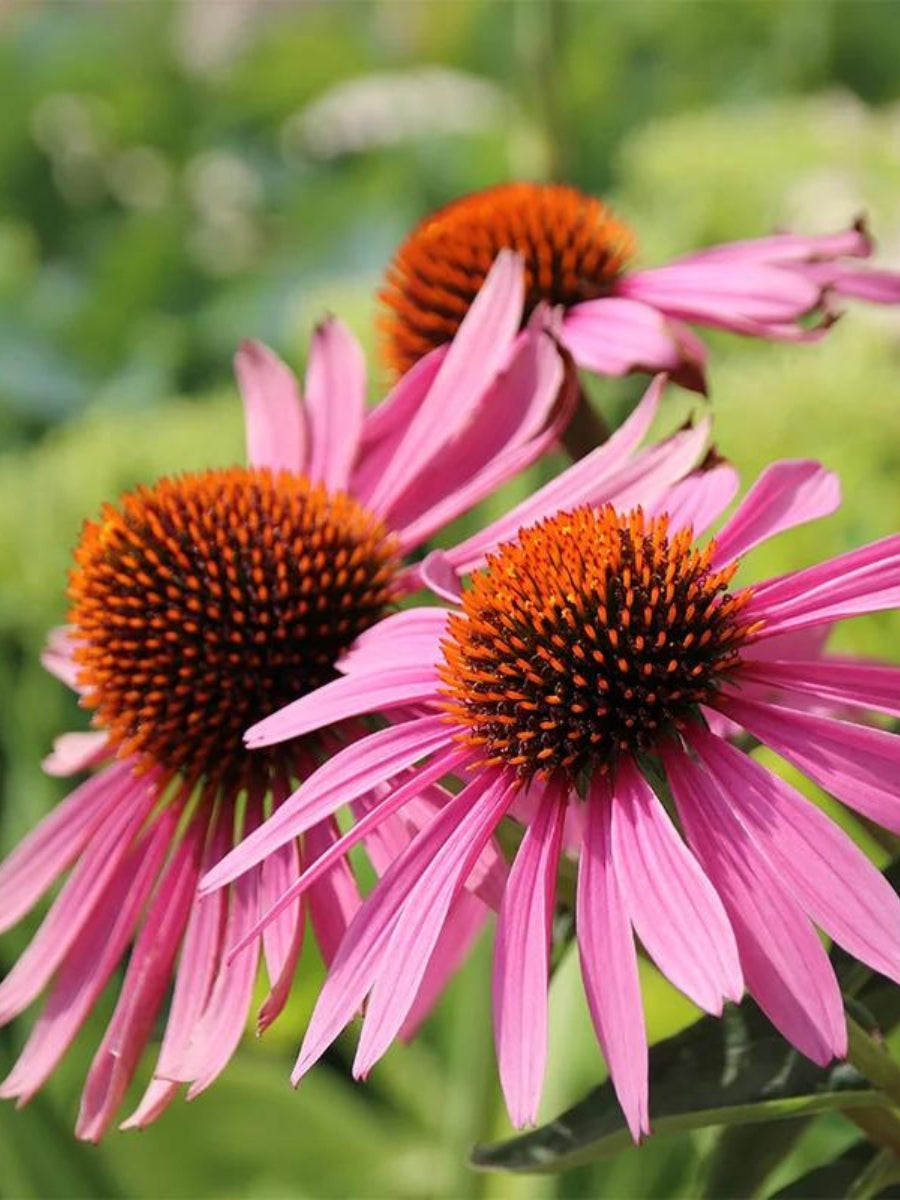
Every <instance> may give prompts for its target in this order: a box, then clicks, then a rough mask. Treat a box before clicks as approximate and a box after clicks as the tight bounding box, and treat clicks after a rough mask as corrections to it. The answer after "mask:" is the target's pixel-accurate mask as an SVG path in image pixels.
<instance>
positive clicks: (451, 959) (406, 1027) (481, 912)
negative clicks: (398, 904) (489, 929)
mask: <svg viewBox="0 0 900 1200" xmlns="http://www.w3.org/2000/svg"><path fill="white" fill-rule="evenodd" d="M489 914H490V909H489V908H488V907H487V905H486V904H485V903H484V902H483V901H482V900H480V899H479V898H478V897H477V896H475V895H473V894H472V892H470V891H469V890H468V888H463V890H462V891H461V892H460V893H459V895H458V896H457V897H456V899H455V900H454V901H453V904H452V905H451V906H450V912H449V915H448V917H447V920H446V922H445V923H444V928H443V929H442V930H441V936H440V937H439V938H438V941H437V945H436V946H435V948H434V953H433V954H432V956H431V961H430V962H429V963H428V966H427V967H426V969H425V974H424V976H423V978H422V983H421V985H420V987H419V990H418V992H417V994H416V998H415V1001H414V1003H413V1006H412V1008H411V1009H410V1010H409V1012H408V1013H407V1016H406V1020H405V1021H404V1022H403V1024H402V1026H401V1027H400V1032H399V1033H398V1035H397V1036H398V1037H399V1038H400V1039H401V1041H404V1042H408V1041H411V1040H412V1039H413V1038H414V1037H415V1036H416V1034H417V1033H418V1031H419V1028H420V1027H421V1025H422V1023H423V1022H424V1021H425V1020H426V1019H427V1018H428V1016H429V1015H430V1014H431V1012H432V1010H433V1008H434V1006H435V1005H436V1004H437V1002H438V1000H439V999H440V998H441V996H442V995H443V994H444V991H445V989H446V987H447V985H448V983H449V982H450V980H451V979H452V978H453V976H454V975H455V974H456V972H457V971H458V970H459V969H460V967H461V966H462V965H463V963H464V962H465V960H466V958H467V957H468V955H469V953H470V951H471V950H472V947H473V945H474V943H475V941H476V940H477V938H478V936H479V934H480V933H481V931H482V930H483V929H484V926H485V923H486V921H487V917H488V915H489Z"/></svg>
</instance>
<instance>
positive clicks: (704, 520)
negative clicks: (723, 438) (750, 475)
mask: <svg viewBox="0 0 900 1200" xmlns="http://www.w3.org/2000/svg"><path fill="white" fill-rule="evenodd" d="M739 484H740V476H739V475H738V473H737V471H736V470H735V469H734V467H732V466H731V464H730V463H726V462H721V463H717V464H716V465H715V466H714V467H704V466H702V465H701V466H700V467H698V468H697V470H696V471H692V472H691V474H690V475H688V476H686V478H684V479H681V480H679V482H678V483H676V484H674V485H673V486H672V487H671V488H669V490H668V491H667V492H665V493H664V494H663V495H662V496H661V497H660V498H659V499H658V500H657V501H656V502H655V503H653V504H648V505H644V511H645V512H646V513H647V514H648V515H651V516H656V515H658V514H661V513H666V514H667V515H668V518H669V528H670V530H672V532H675V531H676V530H678V529H685V528H690V529H692V530H693V532H694V536H695V537H697V536H699V535H700V534H702V533H705V532H706V530H707V529H708V528H709V527H710V525H712V524H713V522H714V521H717V520H718V519H719V517H720V516H721V515H722V513H723V512H724V511H725V509H726V508H727V507H728V505H729V504H730V503H731V501H732V500H733V499H734V497H735V496H736V495H737V490H738V487H739Z"/></svg>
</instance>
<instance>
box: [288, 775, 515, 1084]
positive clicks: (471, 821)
mask: <svg viewBox="0 0 900 1200" xmlns="http://www.w3.org/2000/svg"><path fill="white" fill-rule="evenodd" d="M506 794H507V793H506V784H505V782H504V781H503V780H502V777H497V776H494V777H493V778H489V779H487V780H486V779H485V778H483V777H482V776H481V775H479V776H478V777H477V778H476V779H474V780H473V781H472V782H471V783H470V784H469V785H468V786H467V787H465V788H463V790H462V791H461V792H460V793H459V794H458V795H456V796H454V797H453V799H452V800H451V801H450V803H449V804H448V805H447V806H446V808H444V809H442V810H441V812H439V813H438V814H437V816H436V817H435V818H434V820H433V821H432V823H431V824H430V825H429V826H428V827H427V828H426V829H424V830H423V831H422V833H420V834H419V836H418V837H417V838H416V839H415V841H414V842H413V843H412V844H411V845H410V847H409V849H408V850H407V851H406V852H405V853H404V854H403V855H402V856H401V857H400V858H398V859H397V860H396V861H395V862H394V864H393V866H392V867H391V868H390V870H389V871H388V872H387V873H386V874H385V876H384V878H383V879H382V880H381V881H380V882H379V883H378V885H377V886H376V888H375V890H374V891H373V892H372V893H371V895H370V896H369V897H368V898H367V900H366V902H365V904H363V906H362V908H361V909H360V910H359V912H358V913H357V915H356V917H355V918H354V919H353V922H352V924H351V925H350V928H349V929H348V930H347V935H346V937H345V938H344V940H343V942H342V944H341V947H340V949H339V951H338V953H337V956H336V957H335V960H334V962H333V963H332V966H331V970H330V971H329V973H328V976H327V978H326V980H325V983H324V984H323V986H322V991H321V993H320V994H319V999H318V1002H317V1004H316V1007H315V1009H314V1010H313V1014H312V1017H311V1018H310V1022H309V1028H308V1029H307V1031H306V1037H305V1038H304V1041H303V1046H302V1047H301V1050H300V1055H299V1057H298V1059H297V1064H296V1066H295V1067H294V1071H293V1074H292V1075H291V1080H292V1082H293V1083H294V1084H295V1085H296V1084H297V1083H298V1082H299V1080H300V1078H301V1077H302V1076H303V1075H304V1074H305V1073H306V1071H307V1070H308V1069H309V1068H310V1067H311V1066H312V1065H313V1063H314V1062H316V1060H317V1059H318V1058H320V1057H321V1055H322V1054H323V1053H324V1052H325V1050H326V1049H327V1048H328V1046H329V1045H330V1044H331V1043H332V1042H333V1041H334V1039H335V1038H336V1037H337V1035H338V1034H339V1033H340V1031H341V1030H342V1029H343V1028H344V1026H345V1025H347V1024H348V1022H349V1021H350V1020H352V1018H353V1016H354V1015H355V1014H356V1012H357V1011H358V1010H359V1008H360V1006H361V1005H362V1002H363V1000H364V998H365V996H366V994H367V992H368V991H369V989H370V988H371V987H372V985H373V983H374V981H375V978H376V976H377V974H378V972H379V970H380V969H381V968H382V967H384V966H385V965H386V964H387V962H388V960H387V959H386V957H385V953H384V951H385V947H386V946H387V944H388V942H389V940H390V938H391V935H392V933H393V930H394V928H395V924H396V920H397V916H398V914H399V913H400V911H401V910H402V909H403V907H404V905H405V903H406V900H407V898H408V897H409V896H410V895H411V894H412V892H413V890H414V889H415V887H416V885H417V884H418V883H420V882H421V881H422V879H423V877H424V878H425V879H426V886H427V878H428V877H427V875H424V873H425V872H426V870H427V868H428V866H429V864H431V863H432V862H433V860H434V859H435V858H436V855H437V854H438V852H439V851H440V850H441V848H442V847H444V846H445V844H446V843H448V842H449V843H451V846H452V848H453V849H456V850H457V851H458V855H459V859H460V862H461V863H462V865H465V860H466V858H467V857H468V855H467V850H466V846H467V843H468V846H469V847H471V843H472V840H473V834H474V833H476V832H477V833H480V831H481V828H482V822H483V821H484V820H485V819H486V820H487V823H488V824H489V825H490V828H493V826H494V825H496V822H497V821H498V820H499V819H500V818H499V815H497V809H498V803H497V802H498V796H503V797H504V798H505V797H506ZM491 822H493V824H491ZM442 863H443V864H446V863H447V855H446V853H445V854H444V856H443V857H442ZM438 865H439V866H440V865H442V864H440V863H439V864H438ZM459 873H460V874H461V871H460V872H459ZM402 965H403V964H402ZM426 965H427V963H426ZM407 982H409V980H407ZM414 999H415V988H414V989H413V995H412V996H411V998H410V1004H411V1003H412V1001H413V1000H414ZM408 1010H409V1005H407V1006H406V1008H405V1009H404V1011H403V1013H402V1014H401V1016H400V1024H402V1022H403V1017H404V1016H406V1014H407V1012H408ZM398 1027H399V1026H398ZM370 1037H371V1035H370Z"/></svg>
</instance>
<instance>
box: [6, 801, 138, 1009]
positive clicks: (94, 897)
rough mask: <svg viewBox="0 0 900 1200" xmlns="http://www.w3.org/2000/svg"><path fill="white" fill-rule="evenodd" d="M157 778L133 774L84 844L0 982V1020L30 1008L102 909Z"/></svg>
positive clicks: (130, 844)
mask: <svg viewBox="0 0 900 1200" xmlns="http://www.w3.org/2000/svg"><path fill="white" fill-rule="evenodd" d="M155 783H156V781H155V778H152V777H144V778H143V779H132V780H131V781H130V788H129V790H128V792H127V793H126V794H125V799H124V802H123V803H122V804H120V805H119V806H118V807H117V808H116V809H114V810H113V811H111V812H107V814H106V821H105V823H104V824H103V825H102V827H100V828H99V829H96V830H95V831H94V832H93V836H92V837H91V839H90V840H89V841H88V843H87V845H86V847H85V848H84V849H83V852H82V854H81V857H80V859H79V860H78V862H77V863H76V865H75V867H74V869H73V871H72V873H71V875H70V876H69V878H68V879H67V880H66V883H65V885H64V886H63V888H62V890H61V891H60V893H59V895H58V896H57V898H56V900H55V901H54V903H53V905H52V907H51V908H50V911H49V912H48V913H47V915H46V917H45V918H44V920H43V921H42V922H41V926H40V928H39V929H38V931H37V933H36V934H35V935H34V937H33V938H32V939H31V941H30V942H29V944H28V946H27V948H26V949H25V951H24V952H23V953H22V954H21V955H20V956H19V958H18V959H17V961H16V963H15V965H14V966H13V968H12V970H11V971H10V972H9V974H8V975H7V976H6V978H5V979H4V980H3V982H2V983H0V1024H4V1023H5V1022H7V1021H9V1020H10V1019H11V1018H12V1017H14V1016H16V1015H17V1014H18V1013H20V1012H21V1011H22V1010H23V1009H24V1008H26V1007H27V1006H28V1005H29V1004H30V1003H31V1001H32V1000H33V999H34V998H35V996H37V995H38V993H39V992H40V991H41V990H42V989H43V988H44V987H45V985H46V984H47V983H48V981H49V980H50V977H51V976H52V975H53V973H54V971H55V970H56V968H57V967H58V966H59V965H60V963H62V961H63V960H64V959H65V957H66V955H67V954H68V953H69V950H70V948H71V947H72V945H73V944H74V943H75V941H76V939H77V938H78V936H79V934H80V932H81V929H82V928H83V926H84V925H85V924H87V923H88V922H89V921H90V920H91V918H92V916H93V914H94V913H95V912H96V911H97V909H98V908H105V906H106V900H105V897H106V891H107V888H108V887H109V886H110V881H111V880H112V879H113V878H114V877H115V876H116V873H117V872H118V871H119V869H120V868H121V864H122V860H123V859H124V858H125V857H126V856H127V855H128V854H129V852H130V848H131V846H132V843H133V841H134V838H135V836H136V835H137V833H138V830H139V829H140V827H141V825H142V824H143V821H144V818H145V817H146V815H147V813H148V812H149V810H150V808H151V806H152V804H153V802H154V801H155V799H156V787H155Z"/></svg>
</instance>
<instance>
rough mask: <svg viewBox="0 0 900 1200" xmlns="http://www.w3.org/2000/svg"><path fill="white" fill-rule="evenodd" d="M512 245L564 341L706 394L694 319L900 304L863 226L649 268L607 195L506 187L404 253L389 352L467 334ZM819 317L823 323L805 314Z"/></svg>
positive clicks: (891, 276) (585, 354)
mask: <svg viewBox="0 0 900 1200" xmlns="http://www.w3.org/2000/svg"><path fill="white" fill-rule="evenodd" d="M504 247H506V248H509V249H514V250H517V251H518V252H519V253H520V254H521V255H522V256H523V258H524V260H525V269H526V289H527V294H526V305H525V311H526V314H527V312H528V311H529V310H530V309H531V308H533V307H534V306H536V305H538V304H541V303H545V304H549V305H553V306H561V307H562V309H563V319H562V329H561V334H560V336H561V340H562V342H563V344H564V345H565V346H566V348H567V349H568V350H569V352H570V353H571V354H572V356H573V357H574V359H575V361H576V363H577V364H578V365H579V366H583V367H585V368H587V369H589V370H592V371H596V372H598V373H599V374H601V375H613V376H615V375H623V374H626V373H628V372H630V371H635V370H641V371H650V372H654V371H667V372H669V373H670V374H671V375H672V377H673V378H675V379H676V380H677V381H678V382H680V383H683V384H684V385H685V386H687V387H692V388H695V389H699V390H703V389H704V386H705V385H704V365H705V361H706V350H705V347H704V345H703V342H702V341H701V340H700V339H699V338H698V337H697V336H696V334H695V333H694V332H693V331H692V330H691V328H690V327H689V326H690V325H691V324H695V325H706V326H710V327H716V328H719V329H728V330H731V331H733V332H735V333H740V334H745V335H747V336H750V337H758V338H767V339H777V340H806V339H810V338H815V337H818V336H819V335H820V334H821V332H822V330H823V329H824V328H825V327H826V326H827V324H828V322H829V321H830V319H831V315H832V314H831V308H832V303H833V300H835V299H839V298H841V297H855V298H857V299H862V300H868V301H872V302H874V303H878V304H897V303H900V274H898V273H896V272H890V271H883V270H872V269H870V268H865V267H860V266H859V265H858V264H857V263H855V262H854V261H853V260H855V259H859V258H867V257H868V256H869V255H870V254H871V253H872V248H873V247H872V241H871V239H870V238H869V236H868V234H867V232H866V229H865V227H864V225H863V224H862V222H858V223H857V224H856V225H854V226H853V227H852V228H850V229H848V230H846V231H845V232H841V233H835V234H831V235H825V236H820V237H802V236H799V235H795V234H790V233H785V234H776V235H774V236H771V237H763V238H757V239H753V240H749V241H740V242H732V243H727V244H725V245H721V246H714V247H711V248H709V249H706V250H701V251H699V252H698V253H695V254H689V255H686V256H685V257H683V258H678V259H676V260H674V261H673V262H671V263H669V264H667V265H665V266H661V267H650V268H647V269H641V270H635V269H634V268H633V265H632V264H633V260H634V257H635V251H636V242H635V237H634V234H633V233H632V231H631V229H630V228H629V227H628V225H626V224H625V222H624V221H622V220H621V219H619V217H618V216H616V215H615V214H614V213H613V212H612V211H611V209H610V208H609V207H608V205H606V204H605V203H604V202H603V201H602V200H600V199H598V198H596V197H593V196H588V195H585V194H584V193H582V192H580V191H578V190H577V189H576V188H573V187H568V186H565V185H562V184H539V183H508V184H500V185H499V186H496V187H491V188H486V189H485V190H484V191H480V192H475V193H473V194H471V195H468V196H463V197H461V198H460V199H458V200H455V201H453V202H451V203H450V204H447V205H446V206H445V207H444V208H441V209H438V210H437V211H436V212H434V213H432V214H431V215H430V216H428V217H426V218H425V219H424V220H423V221H422V222H421V223H420V224H419V225H418V226H417V227H416V229H414V230H413V232H412V233H411V234H410V235H409V237H408V238H407V239H406V241H405V242H404V243H403V244H402V245H401V246H400V248H399V250H398V251H397V252H396V254H395V256H394V259H393V261H392V263H391V265H390V267H389V269H388V272H387V277H386V282H385V286H384V288H383V290H382V293H381V298H382V301H383V303H384V314H383V318H382V334H383V341H384V350H385V355H386V357H387V359H388V362H389V363H390V364H391V365H392V366H393V367H394V368H395V369H396V370H397V371H405V370H407V369H408V368H409V367H410V366H412V365H413V363H415V362H417V361H418V360H419V358H421V357H422V355H423V354H426V353H427V352H428V351H429V350H431V349H432V348H433V347H435V346H438V345H441V344H443V343H444V342H446V341H448V340H449V339H450V338H451V337H452V336H453V333H454V330H455V329H456V328H457V326H458V325H459V322H460V321H461V320H462V318H463V316H464V315H465V313H466V310H467V308H468V306H469V304H470V302H471V300H472V298H473V297H474V295H475V294H476V292H477V291H478V288H479V287H480V286H481V282H482V280H483V279H484V277H485V275H486V273H487V271H488V269H489V268H490V265H491V263H492V262H493V261H494V257H495V256H496V254H497V253H498V251H499V250H500V249H501V248H504ZM811 315H817V316H818V317H819V318H821V321H820V323H819V324H818V326H817V327H812V326H811V325H810V324H809V322H808V321H805V320H804V318H808V317H810V316H811Z"/></svg>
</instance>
